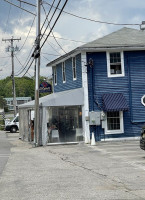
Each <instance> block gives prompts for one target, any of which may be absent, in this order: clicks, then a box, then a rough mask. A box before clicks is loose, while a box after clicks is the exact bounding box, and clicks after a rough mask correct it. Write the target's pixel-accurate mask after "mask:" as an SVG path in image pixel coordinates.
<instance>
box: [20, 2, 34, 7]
mask: <svg viewBox="0 0 145 200" xmlns="http://www.w3.org/2000/svg"><path fill="white" fill-rule="evenodd" d="M17 1H19V2H20V4H21V3H25V4H28V5H30V6H34V7H36V5H34V4H32V3H28V2H26V1H22V0H17Z"/></svg>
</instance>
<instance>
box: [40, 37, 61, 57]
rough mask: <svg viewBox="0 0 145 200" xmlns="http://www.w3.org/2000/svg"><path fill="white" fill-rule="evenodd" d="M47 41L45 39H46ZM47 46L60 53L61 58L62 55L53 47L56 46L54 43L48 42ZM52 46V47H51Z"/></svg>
mask: <svg viewBox="0 0 145 200" xmlns="http://www.w3.org/2000/svg"><path fill="white" fill-rule="evenodd" d="M43 38H44V35H43ZM44 39H45V38H44ZM47 44H48V45H49V46H50V47H51V48H52V49H53V50H54V51H55V52H56V53H58V54H59V56H62V54H61V53H59V51H57V50H56V49H55V48H54V47H53V46H55V45H54V44H53V43H52V42H48V41H47ZM51 44H52V45H51Z"/></svg>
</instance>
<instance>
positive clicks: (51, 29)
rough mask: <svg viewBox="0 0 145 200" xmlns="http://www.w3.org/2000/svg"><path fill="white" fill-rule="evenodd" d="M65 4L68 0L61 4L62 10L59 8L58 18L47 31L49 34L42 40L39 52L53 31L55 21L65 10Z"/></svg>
mask: <svg viewBox="0 0 145 200" xmlns="http://www.w3.org/2000/svg"><path fill="white" fill-rule="evenodd" d="M67 2H68V0H66V1H65V3H64V4H63V6H62V8H61V10H60V12H59V14H58V16H57V18H56V20H55V22H54V24H53V26H52V27H51V29H50V31H49V33H48V35H47V36H46V38H45V40H44V42H43V44H42V45H41V47H40V49H39V50H41V49H42V47H43V46H44V44H45V42H46V41H47V39H48V37H49V35H50V34H51V31H52V30H53V28H54V26H55V25H56V23H57V21H58V19H59V17H60V15H61V14H62V12H63V9H64V8H65V6H66V4H67Z"/></svg>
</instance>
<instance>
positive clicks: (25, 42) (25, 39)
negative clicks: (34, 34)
mask: <svg viewBox="0 0 145 200" xmlns="http://www.w3.org/2000/svg"><path fill="white" fill-rule="evenodd" d="M35 18H36V16H34V19H33V21H32V24H31V27H30V29H29V32H28V34H27V37H26V39H25V41H24V43H23V45H22V46H21V48H20V50H19V51H21V50H22V48H23V47H24V45H25V43H26V41H27V39H28V37H29V34H30V32H31V30H32V27H33V25H34V22H35Z"/></svg>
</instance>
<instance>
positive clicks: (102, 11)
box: [0, 0, 145, 79]
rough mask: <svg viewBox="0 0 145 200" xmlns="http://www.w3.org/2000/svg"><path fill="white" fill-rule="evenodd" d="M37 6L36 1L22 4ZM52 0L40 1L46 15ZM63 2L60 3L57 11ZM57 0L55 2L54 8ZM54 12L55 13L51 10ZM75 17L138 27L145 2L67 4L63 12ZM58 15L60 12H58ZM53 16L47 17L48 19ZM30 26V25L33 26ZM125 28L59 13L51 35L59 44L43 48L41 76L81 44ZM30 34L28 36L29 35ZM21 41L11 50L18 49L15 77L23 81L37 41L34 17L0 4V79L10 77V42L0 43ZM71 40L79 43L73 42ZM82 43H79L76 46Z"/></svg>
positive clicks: (103, 0) (14, 0) (74, 0)
mask: <svg viewBox="0 0 145 200" xmlns="http://www.w3.org/2000/svg"><path fill="white" fill-rule="evenodd" d="M9 1H10V2H12V3H14V4H16V5H18V6H20V3H19V1H18V0H9ZM25 1H26V2H29V3H30V2H31V3H32V4H35V5H36V0H31V1H28V0H25ZM52 2H53V0H45V1H43V8H44V9H45V12H46V13H48V11H49V9H50V6H49V4H52ZM64 2H65V0H62V2H61V4H60V8H61V6H62V5H63V3H64ZM57 3H58V0H56V1H55V4H54V5H55V6H56V5H57ZM21 6H22V8H24V9H26V10H29V11H31V12H32V13H36V11H35V7H33V6H31V5H27V4H23V3H21ZM43 8H41V26H42V24H43V22H44V20H45V13H44V9H43ZM52 11H53V12H54V9H53V10H52ZM64 11H67V12H69V13H73V14H75V15H78V16H81V17H86V18H90V19H94V20H96V21H102V22H113V23H119V24H140V23H141V22H142V21H144V20H145V1H144V0H79V1H78V0H68V3H67V5H66V7H65V9H64ZM58 12H59V11H58ZM58 12H57V13H56V15H55V16H54V18H53V20H52V22H51V24H50V26H52V25H53V23H54V20H55V19H56V16H57V15H58ZM51 15H52V13H50V15H49V18H48V19H50V17H51ZM33 22H34V23H33ZM32 24H33V25H32ZM46 25H47V21H46V23H45V25H44V26H43V29H42V33H43V32H44V30H45V27H46ZM122 27H124V25H109V24H107V23H106V24H105V23H97V22H91V21H87V20H82V19H80V18H76V17H74V16H71V15H68V14H66V13H62V15H61V17H60V18H59V20H58V22H57V24H56V26H55V27H54V29H53V34H54V35H55V36H56V39H57V41H58V44H59V45H60V46H61V47H62V49H63V50H62V49H61V48H60V46H59V45H58V44H57V43H56V41H55V40H54V38H53V37H52V35H51V37H49V38H48V40H47V42H46V43H45V44H44V46H43V48H42V54H41V71H40V73H41V75H42V76H46V77H49V76H50V75H51V69H50V68H46V64H47V63H48V62H49V61H51V60H54V59H55V58H57V57H58V56H60V55H63V54H64V52H69V51H71V50H72V49H74V48H76V47H78V46H81V45H82V44H84V43H83V42H89V41H92V40H95V39H97V38H100V37H103V36H104V35H106V34H109V33H111V32H113V31H116V30H118V29H120V28H122ZM127 27H130V28H136V29H139V26H135V25H132V26H127ZM48 32H49V29H48V30H47V31H46V33H45V35H44V37H43V38H42V40H41V44H42V43H43V41H44V39H45V37H46V35H47V34H48ZM28 33H29V35H28ZM12 36H13V37H14V38H21V40H20V41H19V42H17V41H14V46H16V45H17V46H18V47H19V49H20V51H17V52H15V57H14V63H15V75H16V76H19V77H22V76H23V75H24V74H25V72H26V70H27V69H28V67H29V65H28V66H27V65H26V63H27V61H28V59H29V58H30V55H31V52H32V51H31V50H32V48H33V47H34V41H35V39H36V22H35V17H34V15H32V14H29V13H27V12H25V11H23V10H21V9H19V8H16V7H14V6H13V5H10V4H9V3H7V2H5V1H4V0H1V1H0V79H3V78H5V77H7V76H10V75H11V56H10V52H6V50H5V49H6V47H8V45H10V43H9V42H4V41H2V39H10V38H11V37H12ZM72 40H75V41H78V42H74V41H72ZM79 41H81V42H79ZM26 75H27V76H33V75H34V64H33V65H32V66H31V68H30V69H29V71H28V73H27V74H26Z"/></svg>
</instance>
